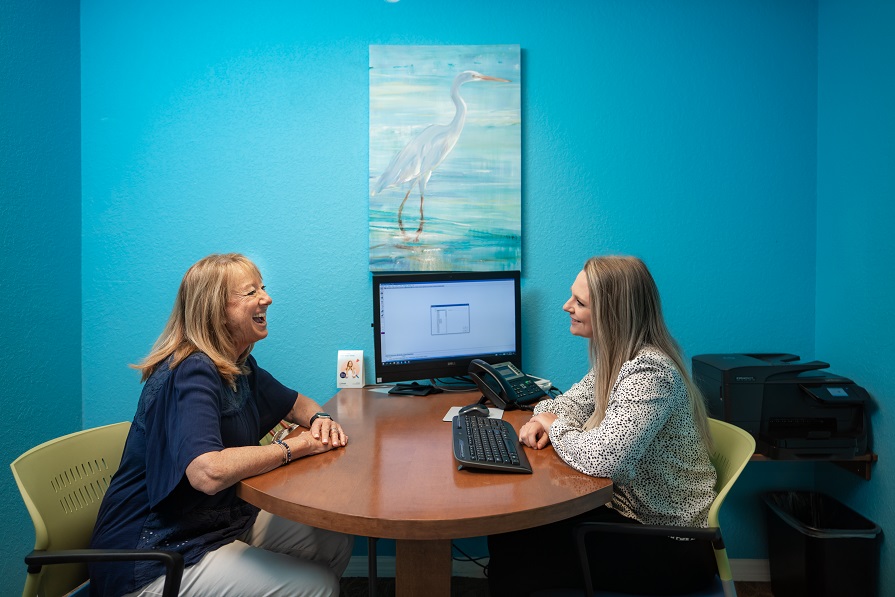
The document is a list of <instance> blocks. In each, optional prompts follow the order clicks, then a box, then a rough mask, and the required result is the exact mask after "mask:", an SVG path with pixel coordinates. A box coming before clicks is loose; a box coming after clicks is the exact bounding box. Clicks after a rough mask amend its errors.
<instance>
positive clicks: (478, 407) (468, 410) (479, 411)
mask: <svg viewBox="0 0 895 597" xmlns="http://www.w3.org/2000/svg"><path fill="white" fill-rule="evenodd" d="M457 414H459V415H474V416H477V417H487V416H488V415H489V414H490V411H489V410H488V407H487V406H485V405H484V404H480V403H478V402H476V403H475V404H467V405H466V406H464V407H463V408H461V409H460V412H459V413H457Z"/></svg>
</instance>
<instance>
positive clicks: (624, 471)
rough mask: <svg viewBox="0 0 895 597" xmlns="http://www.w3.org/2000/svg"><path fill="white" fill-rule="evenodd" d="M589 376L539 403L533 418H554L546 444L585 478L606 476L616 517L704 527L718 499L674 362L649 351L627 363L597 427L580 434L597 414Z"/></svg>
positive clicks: (651, 349) (706, 454)
mask: <svg viewBox="0 0 895 597" xmlns="http://www.w3.org/2000/svg"><path fill="white" fill-rule="evenodd" d="M593 392H594V375H593V371H591V372H589V373H588V374H587V375H586V376H585V377H584V379H582V380H581V381H580V382H578V383H576V384H575V385H574V386H572V387H571V388H570V389H569V391H568V392H566V393H565V394H562V395H560V396H558V397H557V398H556V399H554V400H543V401H541V402H540V403H538V405H537V406H536V407H535V413H536V414H537V413H542V412H551V413H554V414H556V415H557V416H558V418H557V419H556V421H555V422H554V423H553V425H551V426H550V430H549V432H548V433H549V435H550V441H551V442H552V443H553V447H554V449H555V450H556V453H557V454H559V456H560V458H562V459H563V460H564V461H565V462H567V463H568V464H569V465H570V466H572V467H573V468H575V469H577V470H579V471H581V472H582V473H585V474H588V475H593V476H595V477H608V478H610V479H612V482H613V484H614V490H613V497H612V502H611V503H610V504H608V505H609V506H610V507H611V508H614V509H615V510H617V511H618V512H619V513H620V514H622V515H624V516H627V517H629V518H634V519H636V520H638V521H640V522H641V523H643V524H661V525H674V526H702V527H704V526H707V524H708V523H707V516H708V509H709V506H710V505H711V503H712V500H713V499H714V498H715V491H714V486H715V480H716V476H715V468H714V466H713V465H712V463H711V462H710V461H709V454H708V450H707V449H706V447H705V445H704V444H703V443H702V441H701V439H700V437H699V431H698V430H697V428H696V425H695V424H694V422H693V417H692V415H691V412H690V407H689V399H688V397H687V390H686V386H685V385H684V380H683V378H682V377H681V373H680V371H678V369H677V367H676V366H675V364H674V362H673V361H672V360H671V359H670V358H668V357H667V356H666V355H665V354H664V353H662V352H659V351H658V350H656V349H654V348H645V349H643V350H641V351H640V352H639V353H638V354H637V355H636V356H635V358H634V359H632V360H630V361H628V362H626V363H625V364H624V365H623V366H622V368H621V370H620V371H619V374H618V379H616V381H615V384H614V386H613V387H612V392H611V395H610V397H609V405H608V407H607V409H606V416H605V418H604V419H603V421H602V422H601V423H600V425H599V426H598V427H596V428H595V429H591V430H590V431H583V430H582V428H583V426H584V424H585V422H586V421H587V420H588V419H589V418H590V416H591V414H592V413H593V412H594V399H593Z"/></svg>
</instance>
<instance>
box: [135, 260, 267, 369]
mask: <svg viewBox="0 0 895 597" xmlns="http://www.w3.org/2000/svg"><path fill="white" fill-rule="evenodd" d="M247 273H248V274H251V275H252V276H257V277H258V278H259V279H260V278H261V273H260V272H259V271H258V268H257V267H256V266H255V264H254V263H252V262H251V261H250V260H249V259H248V258H247V257H245V256H243V255H240V254H239V253H227V254H215V255H209V256H208V257H205V258H204V259H201V260H200V261H197V262H196V263H194V264H193V265H192V266H191V267H190V269H188V270H187V272H186V274H184V276H183V280H181V282H180V288H179V289H178V290H177V298H176V299H175V300H174V308H173V309H172V310H171V316H170V317H169V318H168V323H167V324H165V329H164V330H163V331H162V334H161V335H160V336H159V337H158V340H156V341H155V344H154V345H153V347H152V351H151V352H150V353H149V355H148V356H147V357H146V358H145V359H143V361H142V362H141V363H140V364H138V365H131V366H132V367H134V368H135V369H139V370H140V371H142V378H141V380H140V381H146V380H147V379H148V378H149V376H150V375H152V373H153V372H154V371H155V370H156V369H157V368H158V366H159V365H160V364H162V363H164V362H165V361H166V360H167V359H168V357H171V363H170V367H171V368H172V369H173V368H174V367H176V366H177V365H179V364H180V363H181V362H183V360H184V359H185V358H187V357H188V356H190V355H191V354H193V353H194V352H202V353H205V354H206V355H207V356H208V358H210V359H211V361H212V362H213V363H214V365H215V367H216V368H217V370H218V373H220V375H221V377H222V378H223V379H224V380H225V381H226V382H227V384H229V385H230V386H234V385H235V383H236V376H237V375H239V374H241V373H243V366H242V363H243V362H244V361H245V359H246V357H248V355H249V353H250V352H251V351H252V347H253V346H254V345H250V346H249V347H248V349H246V350H245V352H243V353H242V354H241V355H239V356H238V357H237V358H236V359H234V358H233V354H234V352H235V351H236V343H235V342H234V341H233V338H232V336H231V335H230V332H229V331H228V329H227V325H226V319H227V303H228V301H229V300H230V294H231V292H232V291H233V284H234V280H235V279H236V278H237V276H239V275H244V274H247Z"/></svg>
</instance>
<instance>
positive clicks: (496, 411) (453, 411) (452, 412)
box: [442, 406, 503, 423]
mask: <svg viewBox="0 0 895 597" xmlns="http://www.w3.org/2000/svg"><path fill="white" fill-rule="evenodd" d="M461 408H463V407H462V406H452V407H451V408H450V409H449V410H448V411H447V414H446V415H444V418H443V419H442V421H447V422H449V423H450V422H451V421H453V420H454V417H456V416H457V415H458V414H460V409H461ZM488 417H489V418H491V419H502V418H503V409H501V408H494V407H493V406H489V407H488Z"/></svg>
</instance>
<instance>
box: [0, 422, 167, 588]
mask: <svg viewBox="0 0 895 597" xmlns="http://www.w3.org/2000/svg"><path fill="white" fill-rule="evenodd" d="M129 429H130V423H115V424H113V425H106V426H104V427H96V428H94V429H87V430H84V431H79V432H77V433H72V434H69V435H65V436H63V437H60V438H57V439H54V440H50V441H48V442H45V443H43V444H41V445H39V446H37V447H36V448H32V449H31V450H28V451H27V452H25V453H24V454H22V455H21V456H19V457H18V458H16V459H15V460H14V461H13V462H12V464H10V465H9V466H10V468H12V474H13V476H14V477H15V479H16V484H17V485H18V486H19V491H20V492H21V494H22V499H23V500H24V501H25V506H26V507H27V508H28V513H29V514H30V515H31V520H32V521H33V522H34V535H35V539H34V550H33V551H32V552H31V553H30V554H28V555H27V556H25V563H26V564H27V565H28V576H27V578H26V580H25V589H24V591H23V592H22V595H23V597H33V596H36V595H42V596H44V595H46V596H50V597H55V596H57V595H64V594H68V593H70V592H72V591H83V589H84V588H86V585H87V580H88V574H87V562H120V561H135V560H157V561H160V562H162V563H163V564H164V565H165V568H166V572H165V576H166V579H165V587H164V591H163V593H162V594H163V595H164V597H174V596H175V595H177V593H178V591H179V590H180V581H181V576H182V575H183V557H182V556H181V555H180V554H179V553H176V552H171V551H152V550H137V549H87V547H88V545H89V544H90V537H91V535H92V533H93V526H94V524H95V523H96V515H97V513H98V511H99V505H100V502H101V501H102V498H103V495H105V493H106V490H107V489H108V487H109V481H110V480H111V478H112V475H113V474H114V473H115V471H117V470H118V466H119V465H120V464H121V453H122V451H123V449H124V442H125V439H126V438H127V432H128V430H129ZM50 564H54V565H52V566H51V565H50Z"/></svg>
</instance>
